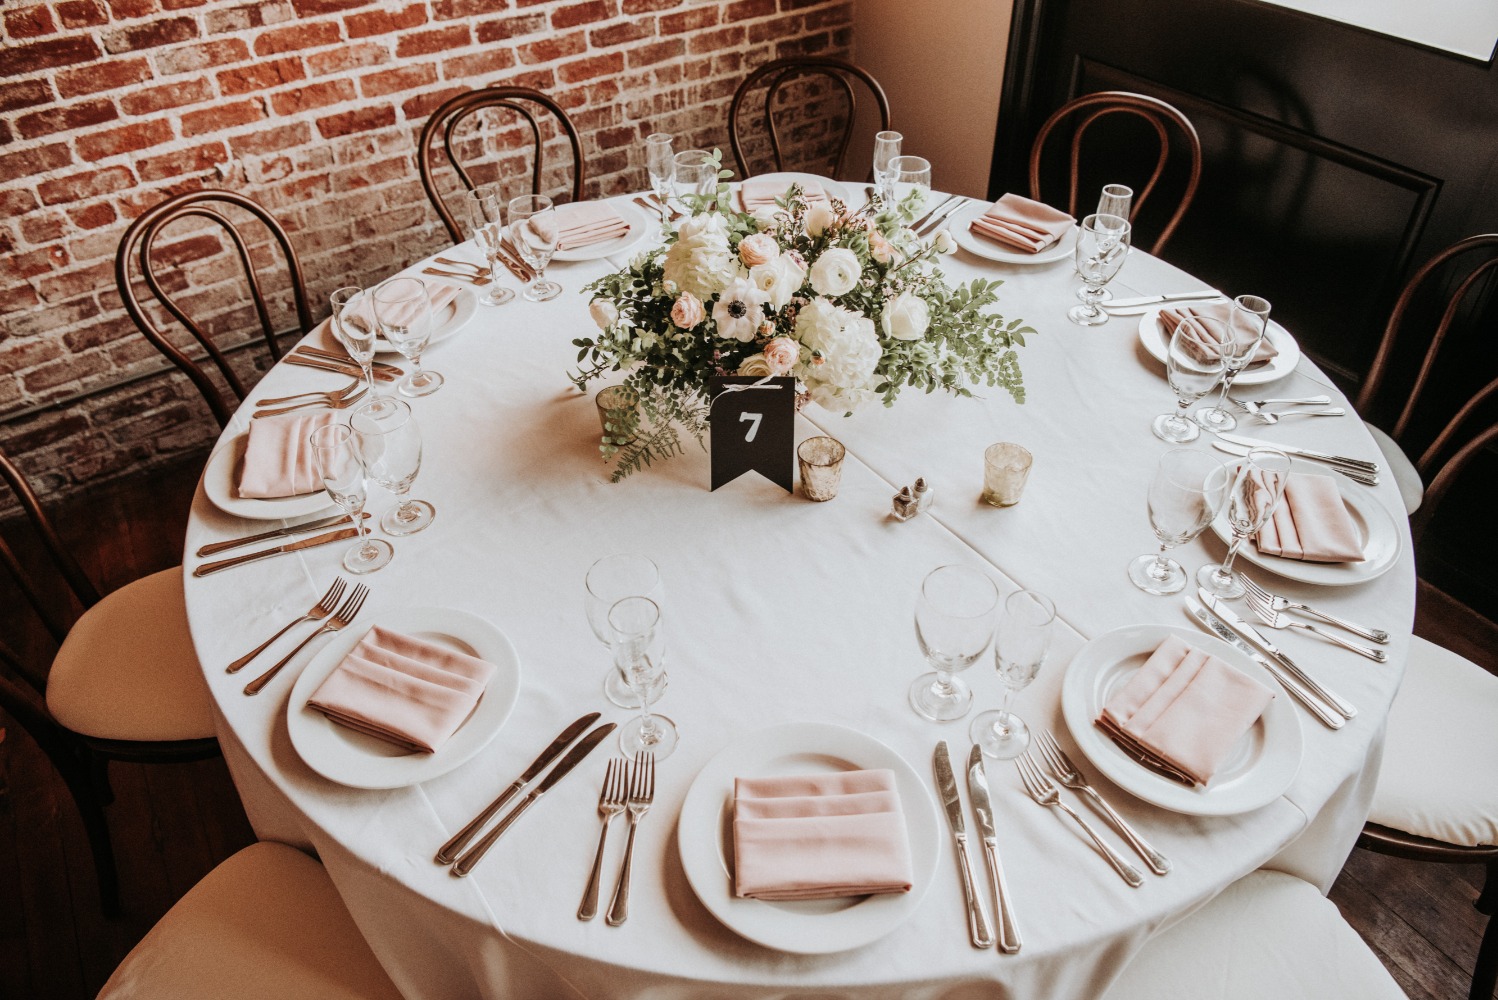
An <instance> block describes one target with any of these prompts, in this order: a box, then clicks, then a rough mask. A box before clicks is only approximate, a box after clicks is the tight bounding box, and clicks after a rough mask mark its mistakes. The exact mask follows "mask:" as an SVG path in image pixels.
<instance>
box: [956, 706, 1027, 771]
mask: <svg viewBox="0 0 1498 1000" xmlns="http://www.w3.org/2000/svg"><path fill="white" fill-rule="evenodd" d="M967 734H968V737H969V738H970V739H971V740H972V741H973V742H974V743H976V744H977V745H978V746H979V747H981V748H982V750H983V756H985V757H994V758H997V759H998V760H1013V759H1014V758H1016V757H1018V756H1019V755H1020V754H1022V753H1024V752H1025V751H1026V750H1027V749H1029V746H1030V727H1029V726H1026V725H1025V721H1024V720H1023V719H1021V718H1020V717H1019V716H1017V715H1015V714H1014V713H1013V712H999V711H993V712H980V713H979V714H978V715H977V716H976V717H975V718H974V719H973V724H972V725H971V726H969V727H968V730H967Z"/></svg>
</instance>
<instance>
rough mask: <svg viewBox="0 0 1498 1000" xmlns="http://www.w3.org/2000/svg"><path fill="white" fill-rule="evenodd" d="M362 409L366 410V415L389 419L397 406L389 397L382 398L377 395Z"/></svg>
mask: <svg viewBox="0 0 1498 1000" xmlns="http://www.w3.org/2000/svg"><path fill="white" fill-rule="evenodd" d="M362 409H363V410H364V412H365V414H366V415H368V416H370V417H373V418H375V419H378V418H380V417H388V416H390V414H392V413H394V412H395V404H394V403H393V402H392V401H391V399H390V397H389V396H381V395H378V394H376V395H373V396H371V397H370V402H368V403H365V404H364V405H363V407H362Z"/></svg>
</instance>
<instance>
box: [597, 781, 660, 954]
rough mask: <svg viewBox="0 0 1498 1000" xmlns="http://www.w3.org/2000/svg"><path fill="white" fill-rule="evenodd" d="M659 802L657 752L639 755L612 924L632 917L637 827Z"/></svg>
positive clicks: (610, 918) (612, 905) (609, 918)
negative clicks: (654, 804) (631, 890)
mask: <svg viewBox="0 0 1498 1000" xmlns="http://www.w3.org/2000/svg"><path fill="white" fill-rule="evenodd" d="M654 801H655V754H653V753H645V754H636V755H635V766H634V767H633V768H632V769H631V773H630V783H629V799H628V801H627V802H626V803H625V806H626V808H628V809H629V839H628V840H627V841H625V842H624V866H623V867H622V868H620V869H619V884H618V885H617V886H615V887H614V899H613V902H611V903H609V915H608V916H607V917H605V918H604V919H605V920H607V921H608V925H609V926H610V927H618V926H619V925H620V924H622V923H624V921H626V920H628V919H629V872H630V867H631V865H632V863H633V862H634V856H635V826H636V824H638V823H639V822H640V817H641V816H644V815H645V814H646V813H647V812H649V811H650V803H652V802H654Z"/></svg>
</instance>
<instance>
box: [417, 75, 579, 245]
mask: <svg viewBox="0 0 1498 1000" xmlns="http://www.w3.org/2000/svg"><path fill="white" fill-rule="evenodd" d="M488 109H497V110H498V112H499V113H498V114H497V115H480V114H479V113H480V112H482V111H485V110H488ZM476 115H477V116H478V117H477V118H475V117H474V116H476ZM470 119H472V121H471V122H470ZM543 121H549V122H551V123H554V124H553V125H550V126H544V127H543V124H542V123H543ZM465 122H470V124H469V126H468V127H467V128H464V129H462V130H461V131H460V126H462V125H463V124H464V123H465ZM506 123H508V124H506ZM486 129H493V130H495V132H497V133H498V134H497V135H494V133H492V132H486V131H485V130H486ZM556 133H560V135H562V136H565V137H566V139H567V144H568V146H569V147H570V149H571V155H572V200H573V201H581V200H582V197H583V181H584V180H585V178H586V165H585V163H584V161H583V147H582V142H581V140H579V139H578V135H577V128H576V127H575V126H574V125H573V124H572V119H571V118H569V117H567V112H566V111H564V110H562V106H561V105H560V104H558V103H557V102H556V101H554V100H552V99H551V98H550V97H547V96H546V95H545V94H543V93H541V92H540V91H539V90H532V89H531V88H529V87H485V88H483V89H482V90H472V91H469V92H468V93H466V94H459V95H458V96H456V97H454V98H451V99H450V100H448V101H446V102H445V103H443V105H442V106H441V107H440V108H438V109H437V110H436V111H434V112H432V116H431V117H430V118H428V119H427V123H426V125H424V126H423V127H422V129H421V139H420V141H419V142H418V144H417V146H416V167H417V170H418V171H419V172H420V174H421V186H422V187H423V188H425V189H426V193H427V198H429V199H430V200H431V202H432V207H433V208H435V209H436V210H437V215H438V216H440V217H441V219H442V224H443V225H444V226H446V227H447V234H448V236H450V237H451V238H452V241H453V242H454V243H460V242H462V241H463V239H464V238H465V235H464V232H463V227H462V226H461V225H460V224H459V220H458V218H457V217H456V216H455V215H454V214H453V210H452V208H451V207H450V206H449V205H448V203H447V198H445V197H444V196H443V194H442V191H441V190H440V189H439V185H438V178H437V174H436V173H435V172H434V171H433V163H432V161H433V160H434V159H436V158H438V156H439V154H440V157H441V160H442V161H443V162H446V164H447V165H448V166H449V167H451V168H452V171H453V172H454V173H456V174H457V177H458V181H459V183H461V184H462V186H463V190H464V191H472V190H473V188H474V185H475V183H479V182H477V181H475V180H474V178H473V176H472V174H470V172H469V170H468V168H467V167H464V165H463V164H464V161H465V160H466V161H468V162H470V163H471V162H473V161H474V160H476V159H480V158H481V157H485V158H487V157H492V153H490V154H485V153H484V151H485V150H486V149H487V148H488V146H487V144H486V140H490V139H491V137H492V141H494V142H497V143H499V144H501V145H503V146H505V147H507V148H511V149H523V148H527V147H528V148H529V150H530V157H529V160H530V162H529V169H530V178H531V194H541V193H542V190H541V189H542V185H543V183H545V184H546V186H547V187H548V189H550V188H551V187H552V186H553V184H554V183H557V184H560V181H559V180H558V178H560V177H562V176H564V174H560V173H558V172H557V170H556V169H548V166H549V164H548V162H547V160H546V158H545V157H544V156H543V153H544V151H545V149H546V147H547V146H548V145H550V144H551V140H552V138H553V136H554V134H556ZM439 137H440V139H441V143H440V145H439V146H438V148H436V149H434V148H433V145H434V143H436V140H437V139H438V138H439ZM503 169H504V167H503V165H502V166H501V170H503ZM487 179H488V180H498V178H497V177H495V178H487ZM562 186H565V185H562Z"/></svg>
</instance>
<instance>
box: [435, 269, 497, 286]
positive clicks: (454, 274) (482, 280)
mask: <svg viewBox="0 0 1498 1000" xmlns="http://www.w3.org/2000/svg"><path fill="white" fill-rule="evenodd" d="M421 273H422V274H434V275H436V276H437V277H439V278H453V279H455V280H457V281H471V282H473V283H474V284H475V285H487V284H488V283H489V282H491V281H493V280H494V279H493V278H491V277H489V276H488V275H487V274H473V273H470V272H467V271H445V270H443V269H442V268H440V267H424V268H422V269H421Z"/></svg>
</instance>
